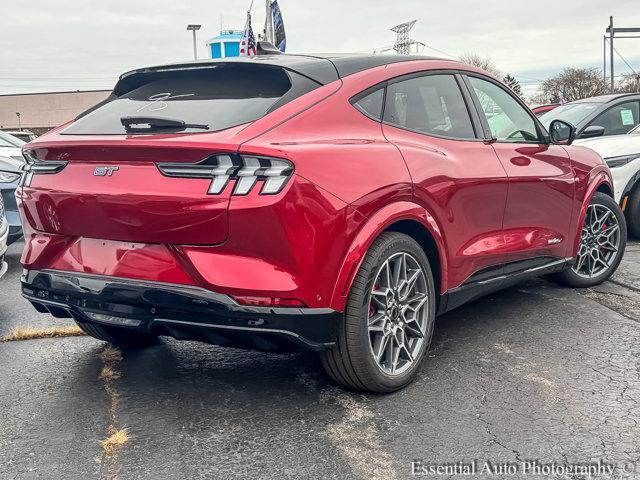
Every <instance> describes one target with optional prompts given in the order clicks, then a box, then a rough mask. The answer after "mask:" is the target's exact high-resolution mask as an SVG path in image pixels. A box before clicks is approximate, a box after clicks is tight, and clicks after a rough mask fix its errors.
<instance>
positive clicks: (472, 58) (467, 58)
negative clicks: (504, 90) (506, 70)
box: [460, 52, 502, 78]
mask: <svg viewBox="0 0 640 480" xmlns="http://www.w3.org/2000/svg"><path fill="white" fill-rule="evenodd" d="M460 61H461V62H463V63H467V64H469V65H473V66H474V67H478V68H481V69H482V70H484V71H486V72H489V73H490V74H491V75H493V76H495V77H498V78H502V72H501V71H500V69H499V68H498V67H496V65H495V63H493V59H492V58H491V57H483V56H482V55H478V54H477V53H471V52H465V53H463V54H462V56H461V57H460Z"/></svg>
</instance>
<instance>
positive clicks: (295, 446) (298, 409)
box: [0, 243, 640, 479]
mask: <svg viewBox="0 0 640 480" xmlns="http://www.w3.org/2000/svg"><path fill="white" fill-rule="evenodd" d="M21 248H22V244H21V243H20V244H17V245H13V246H12V247H10V250H9V254H8V262H9V264H10V270H9V273H8V274H7V276H6V277H5V278H3V279H2V280H0V335H4V334H6V333H8V332H9V331H11V330H12V329H13V328H15V327H18V326H21V327H23V326H34V327H51V326H54V325H66V324H68V323H69V322H68V321H65V320H56V319H54V318H53V317H50V316H48V315H41V314H38V313H37V312H35V310H33V309H32V307H31V306H30V305H29V304H28V303H27V302H26V301H25V300H23V299H22V298H21V297H20V295H19V275H20V271H21V268H20V266H19V265H18V260H19V252H20V249H21ZM639 260H640V243H630V244H629V246H628V251H627V255H626V257H625V259H624V260H623V263H622V265H621V268H620V271H619V272H618V273H617V274H616V275H615V277H614V279H613V281H611V282H607V283H606V284H604V285H602V286H600V287H597V288H594V289H590V290H582V291H577V290H571V289H567V288H561V287H558V286H556V285H555V284H554V283H552V282H551V281H549V280H547V279H539V280H533V281H530V282H528V283H525V284H522V285H519V286H517V287H514V288H511V289H508V290H505V291H502V292H499V293H496V294H493V295H490V296H488V297H485V298H483V299H480V300H477V301H475V302H472V303H470V304H467V305H465V306H463V307H461V308H459V309H457V310H455V311H453V312H450V313H449V314H447V315H445V316H443V317H440V318H438V320H437V323H436V329H435V333H434V339H433V344H432V350H431V352H430V353H429V358H428V361H427V362H426V364H425V365H424V367H423V368H422V371H421V373H420V376H419V378H418V380H417V381H416V382H415V383H414V384H412V385H411V386H409V387H408V388H407V389H405V390H403V391H401V392H398V393H395V394H392V395H387V396H376V395H365V394H361V393H354V392H350V391H346V390H342V389H340V388H338V387H336V386H334V385H333V384H331V383H330V381H328V380H327V379H326V377H325V376H324V374H323V373H322V371H321V370H320V365H319V363H318V362H317V360H316V359H315V357H314V356H313V355H311V354H286V355H285V354H278V355H276V354H263V353H257V352H245V351H240V350H230V349H222V348H218V347H214V346H209V345H204V344H198V343H193V342H178V341H175V340H170V339H167V340H164V341H163V343H162V344H161V345H160V346H158V347H153V348H151V349H149V350H146V351H144V352H138V353H126V352H125V354H124V358H123V359H122V362H121V363H120V365H119V368H120V373H121V378H120V379H118V380H117V381H115V382H114V385H115V388H116V389H117V393H118V395H119V398H120V403H119V419H120V422H121V423H122V424H124V425H125V426H126V427H127V428H128V432H129V435H130V437H131V439H130V441H129V442H128V443H127V444H125V445H124V446H123V447H122V449H121V450H120V452H119V455H118V459H117V465H116V469H117V476H118V478H122V479H146V478H163V479H185V478H189V479H227V478H229V479H232V478H243V479H244V478H252V479H254V478H255V479H263V478H264V479H274V478H277V479H280V478H291V479H298V478H328V479H333V478H335V479H345V478H348V479H351V478H353V479H402V478H411V462H412V461H413V460H417V459H420V460H422V461H424V462H428V463H430V464H446V463H448V464H451V463H456V462H460V461H465V462H469V461H472V460H474V459H475V460H478V461H480V462H484V461H485V460H489V461H491V462H493V463H496V464H497V463H500V462H515V461H522V460H539V461H540V462H541V463H544V462H547V463H556V464H564V463H580V464H584V463H588V462H592V461H593V462H595V461H597V460H604V461H606V462H609V463H615V464H621V463H629V462H630V463H636V464H637V468H636V473H635V474H632V475H630V476H627V477H624V476H622V474H619V475H618V474H616V476H615V477H611V478H630V479H636V478H640V442H638V439H639V438H640V426H639V425H638V419H639V418H640V405H639V403H638V399H640V341H639V339H640V324H639V322H640V262H639ZM103 345H104V344H103V343H101V342H99V341H97V340H94V339H91V338H86V337H78V338H58V339H44V340H31V341H25V342H11V343H0V411H2V417H1V419H0V478H2V479H13V478H16V479H25V478H26V479H31V478H43V479H50V478H72V479H76V478H77V479H86V478H100V476H101V472H102V471H103V470H102V469H101V464H102V463H103V462H104V459H103V458H102V454H101V449H100V446H99V444H98V442H99V440H101V439H102V438H103V436H104V431H105V426H106V425H107V424H108V422H109V418H108V416H109V399H108V397H107V395H106V394H105V392H104V389H103V386H102V383H101V381H100V380H99V379H98V375H99V372H100V369H101V366H102V365H101V361H100V359H99V353H100V351H101V349H102V346H103ZM431 478H468V477H462V476H459V477H456V476H446V475H444V476H432V477H431ZM474 478H485V477H483V476H479V475H478V476H476V477H474ZM486 478H520V476H515V477H514V476H510V477H509V476H506V475H502V476H501V475H493V476H490V477H489V476H487V477H486ZM527 478H549V477H535V476H527ZM564 478H573V479H579V478H581V477H577V476H574V477H564Z"/></svg>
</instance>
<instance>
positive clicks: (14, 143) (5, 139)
mask: <svg viewBox="0 0 640 480" xmlns="http://www.w3.org/2000/svg"><path fill="white" fill-rule="evenodd" d="M24 144H25V142H23V141H22V140H20V139H19V138H16V137H14V136H13V135H10V134H8V133H6V132H3V131H0V156H2V157H10V158H13V159H14V160H20V161H22V160H23V158H22V146H23V145H24Z"/></svg>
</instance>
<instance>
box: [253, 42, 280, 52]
mask: <svg viewBox="0 0 640 480" xmlns="http://www.w3.org/2000/svg"><path fill="white" fill-rule="evenodd" d="M256 55H282V52H281V51H280V50H278V49H277V48H276V46H275V45H274V44H273V43H270V42H258V46H257V48H256Z"/></svg>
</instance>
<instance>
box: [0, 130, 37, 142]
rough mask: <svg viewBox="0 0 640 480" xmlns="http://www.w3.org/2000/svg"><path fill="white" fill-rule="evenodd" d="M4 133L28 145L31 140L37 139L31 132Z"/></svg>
mask: <svg viewBox="0 0 640 480" xmlns="http://www.w3.org/2000/svg"><path fill="white" fill-rule="evenodd" d="M5 133H8V134H9V135H11V136H13V137H15V138H17V139H19V140H22V141H23V142H25V143H29V142H30V141H31V140H35V139H36V138H38V136H37V135H36V134H35V133H33V132H32V131H31V130H5Z"/></svg>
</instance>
